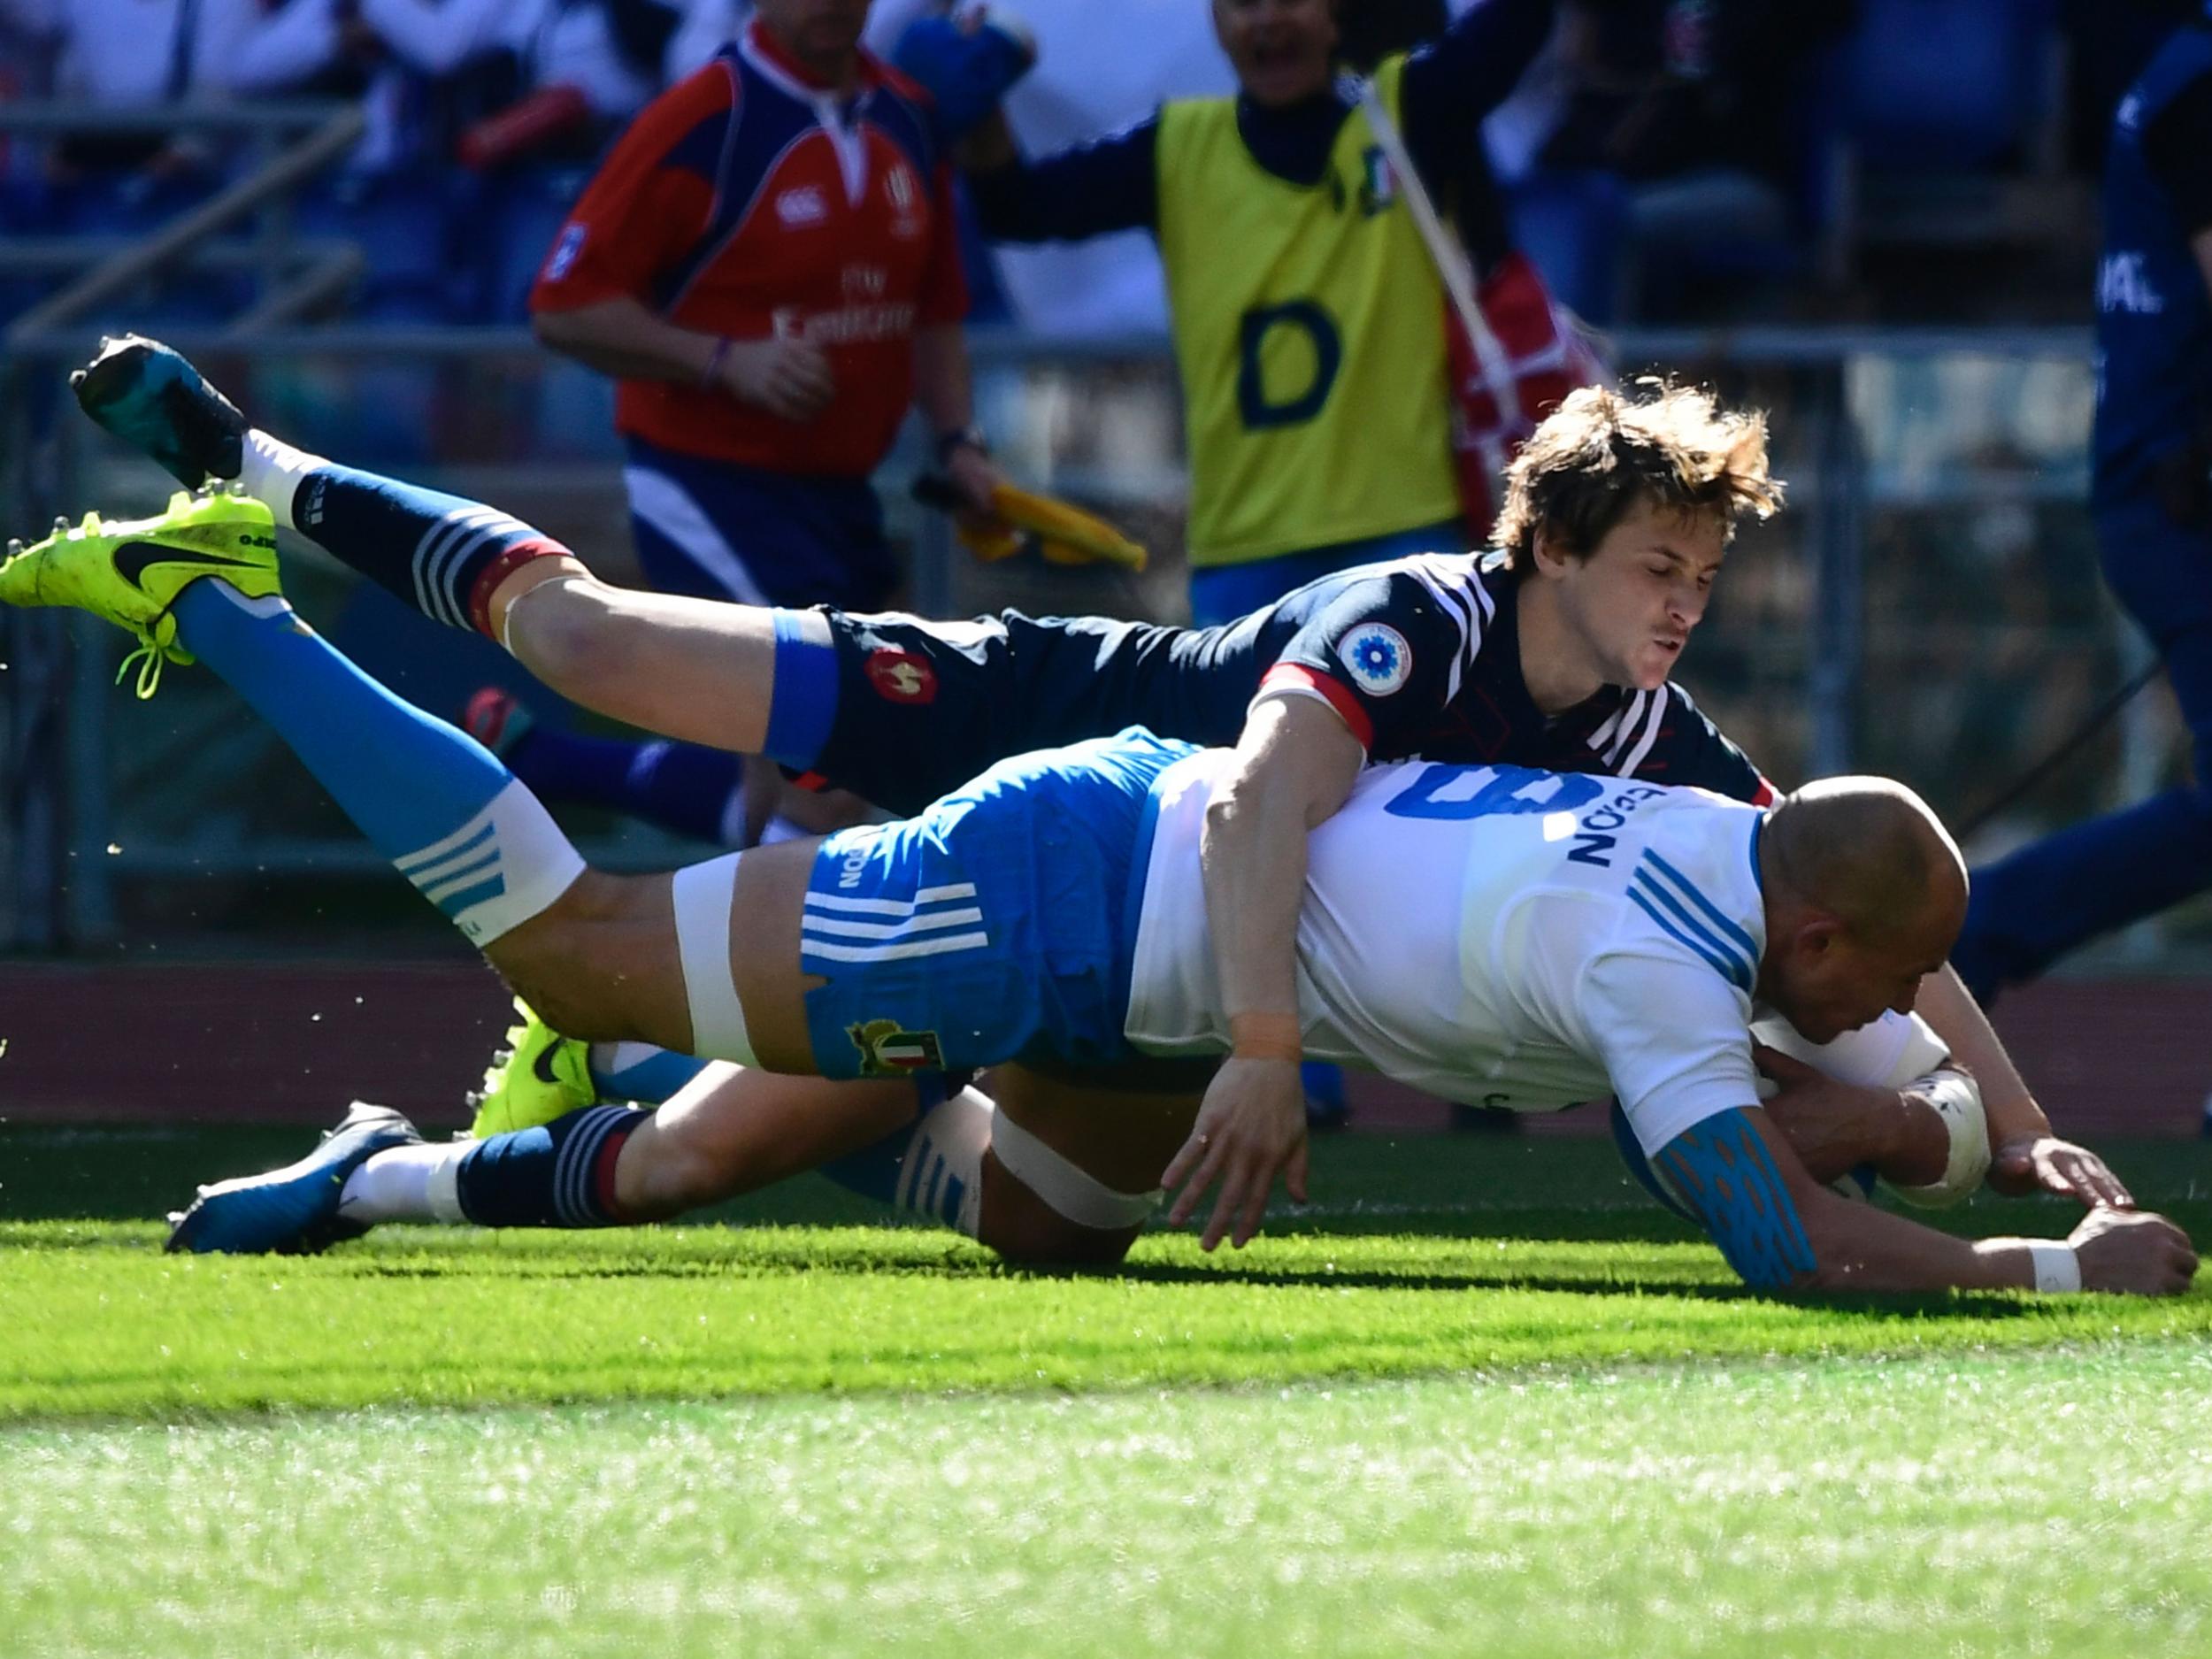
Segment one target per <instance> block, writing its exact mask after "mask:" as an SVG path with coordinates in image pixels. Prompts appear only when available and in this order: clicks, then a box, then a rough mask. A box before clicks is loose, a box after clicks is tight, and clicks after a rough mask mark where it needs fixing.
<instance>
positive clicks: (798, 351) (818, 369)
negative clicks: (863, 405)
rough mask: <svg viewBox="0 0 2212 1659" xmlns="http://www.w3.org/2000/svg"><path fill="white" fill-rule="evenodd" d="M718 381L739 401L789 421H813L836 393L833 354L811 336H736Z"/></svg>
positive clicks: (717, 372) (723, 359)
mask: <svg viewBox="0 0 2212 1659" xmlns="http://www.w3.org/2000/svg"><path fill="white" fill-rule="evenodd" d="M715 379H716V380H717V382H718V383H719V385H720V386H721V388H722V389H723V390H724V391H726V392H727V393H728V394H729V395H730V396H732V397H734V398H735V399H737V401H738V402H739V403H750V404H751V405H752V406H753V407H754V408H755V409H764V410H766V411H768V412H769V413H770V414H772V415H780V416H781V417H782V418H783V419H786V420H798V421H804V420H811V419H814V418H815V416H817V415H818V414H820V413H821V412H822V411H824V410H825V409H827V408H828V407H829V405H830V400H831V399H832V398H833V397H835V396H837V377H836V376H835V375H833V373H830V365H829V357H827V356H826V354H825V353H824V351H823V350H822V348H821V347H819V346H818V345H816V344H815V343H814V342H812V341H810V340H735V341H732V342H730V346H729V349H727V350H726V351H725V352H723V354H722V357H721V361H720V363H719V364H718V365H717V366H716V370H715Z"/></svg>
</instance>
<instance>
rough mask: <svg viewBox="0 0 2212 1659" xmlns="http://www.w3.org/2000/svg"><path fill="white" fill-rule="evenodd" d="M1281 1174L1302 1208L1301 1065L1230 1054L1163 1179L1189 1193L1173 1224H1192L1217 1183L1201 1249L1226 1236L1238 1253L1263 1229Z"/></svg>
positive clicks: (1172, 1214) (1173, 1212) (1174, 1211)
mask: <svg viewBox="0 0 2212 1659" xmlns="http://www.w3.org/2000/svg"><path fill="white" fill-rule="evenodd" d="M1276 1171H1282V1175H1283V1184H1284V1185H1285V1186H1286V1187H1289V1189H1290V1195H1291V1196H1292V1197H1293V1198H1294V1199H1296V1200H1297V1201H1298V1202H1300V1203H1304V1202H1306V1089H1305V1084H1304V1082H1303V1081H1302V1079H1301V1078H1300V1076H1299V1072H1298V1063H1297V1062H1296V1061H1295V1060H1272V1059H1264V1060H1263V1059H1238V1058H1235V1057H1233V1056H1232V1057H1231V1058H1230V1059H1227V1060H1225V1061H1223V1062H1222V1065H1221V1070H1220V1071H1217V1072H1216V1073H1214V1080H1213V1081H1212V1083H1210V1085H1208V1086H1207V1089H1206V1098H1205V1099H1204V1100H1203V1101H1202V1102H1200V1103H1199V1107H1198V1121H1197V1123H1196V1124H1195V1125H1193V1126H1192V1129H1191V1137H1190V1139H1189V1140H1187V1141H1185V1142H1184V1143H1183V1149H1182V1150H1181V1151H1179V1152H1178V1153H1177V1154H1176V1155H1175V1156H1174V1159H1173V1161H1172V1162H1171V1163H1170V1164H1168V1166H1167V1172H1166V1173H1165V1174H1164V1175H1163V1176H1162V1177H1161V1178H1160V1184H1161V1185H1162V1186H1163V1187H1175V1186H1181V1187H1182V1188H1183V1190H1182V1191H1181V1192H1180V1193H1179V1194H1176V1197H1175V1202H1174V1204H1173V1206H1172V1207H1171V1209H1170V1210H1168V1212H1167V1218H1168V1221H1169V1224H1170V1225H1173V1226H1178V1227H1179V1226H1181V1225H1183V1224H1184V1223H1185V1222H1187V1221H1188V1220H1189V1219H1190V1218H1191V1217H1192V1215H1193V1214H1194V1212H1195V1211H1196V1210H1197V1209H1198V1205H1199V1201H1200V1200H1201V1199H1202V1198H1203V1197H1204V1196H1205V1194H1206V1189H1207V1188H1208V1187H1211V1186H1212V1185H1213V1184H1214V1183H1215V1182H1216V1181H1219V1182H1220V1183H1221V1193H1220V1196H1219V1197H1218V1198H1217V1200H1216V1201H1215V1203H1214V1210H1213V1214H1212V1215H1211V1216H1210V1217H1208V1219H1207V1222H1206V1232H1205V1236H1204V1237H1203V1238H1202V1240H1200V1246H1201V1248H1204V1249H1208V1250H1210V1249H1212V1248H1214V1247H1215V1246H1216V1245H1217V1244H1219V1243H1220V1242H1221V1240H1222V1238H1223V1235H1224V1234H1226V1235H1227V1236H1228V1239H1229V1241H1230V1242H1231V1243H1232V1244H1233V1245H1235V1246H1236V1247H1237V1248H1239V1249H1242V1248H1244V1247H1245V1244H1246V1243H1247V1242H1248V1240H1250V1239H1251V1237H1252V1235H1253V1234H1254V1233H1257V1232H1258V1231H1259V1230H1260V1217H1262V1216H1263V1215H1264V1214H1265V1213H1266V1211H1267V1197H1268V1194H1269V1193H1270V1192H1271V1190H1272V1189H1273V1187H1274V1185H1275V1175H1276ZM1232 1229H1233V1231H1232Z"/></svg>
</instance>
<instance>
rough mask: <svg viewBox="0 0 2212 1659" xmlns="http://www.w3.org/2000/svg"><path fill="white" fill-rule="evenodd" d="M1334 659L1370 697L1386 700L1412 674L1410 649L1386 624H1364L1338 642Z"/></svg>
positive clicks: (1403, 637)
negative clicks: (1342, 665) (1335, 658)
mask: <svg viewBox="0 0 2212 1659" xmlns="http://www.w3.org/2000/svg"><path fill="white" fill-rule="evenodd" d="M1336 657H1337V661H1339V662H1340V663H1342V664H1344V666H1345V669H1346V671H1347V672H1349V673H1350V674H1351V676H1352V679H1353V680H1355V681H1356V682H1357V684H1358V686H1359V688H1360V689H1361V690H1362V691H1363V692H1365V693H1366V694H1367V695H1369V696H1371V697H1386V696H1388V695H1390V694H1391V693H1392V692H1394V691H1395V690H1397V689H1398V687H1401V686H1402V685H1404V684H1405V683H1406V677H1407V676H1408V675H1409V674H1411V673H1412V672H1413V648H1412V647H1411V646H1409V645H1408V644H1407V643H1406V636H1405V635H1404V634H1401V633H1399V632H1398V630H1397V629H1395V628H1394V627H1392V626H1390V625H1389V624H1388V623H1386V622H1366V623H1363V624H1361V625H1360V626H1358V627H1356V628H1354V629H1353V630H1352V631H1351V632H1350V633H1349V634H1346V635H1345V636H1344V638H1343V639H1342V640H1341V641H1339V642H1338V645H1337V648H1336Z"/></svg>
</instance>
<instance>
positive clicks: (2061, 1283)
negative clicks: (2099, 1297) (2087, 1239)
mask: <svg viewBox="0 0 2212 1659" xmlns="http://www.w3.org/2000/svg"><path fill="white" fill-rule="evenodd" d="M2028 1258H2029V1260H2030V1261H2032V1263H2034V1264H2035V1287H2036V1289H2038V1290H2039V1291H2041V1292H2042V1293H2043V1294H2046V1295H2054V1294H2065V1293H2066V1292H2068V1291H2075V1290H2079V1289H2080V1288H2081V1257H2080V1256H2077V1255H2075V1254H2074V1247H2073V1246H2072V1245H2070V1244H2060V1243H2057V1242H2056V1241H2055V1240H2042V1239H2036V1240H2030V1241H2029V1244H2028Z"/></svg>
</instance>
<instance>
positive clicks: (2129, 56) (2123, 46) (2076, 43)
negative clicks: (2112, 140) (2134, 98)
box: [2059, 0, 2202, 167]
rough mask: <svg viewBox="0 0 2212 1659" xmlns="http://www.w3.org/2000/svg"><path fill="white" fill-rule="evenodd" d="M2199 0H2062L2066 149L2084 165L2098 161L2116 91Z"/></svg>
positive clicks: (2116, 102)
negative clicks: (2069, 130)
mask: <svg viewBox="0 0 2212 1659" xmlns="http://www.w3.org/2000/svg"><path fill="white" fill-rule="evenodd" d="M2201 4H2202V0H2063V4H2061V6H2060V8H2059V21H2060V24H2061V26H2062V27H2063V28H2064V30H2065V33H2066V51H2067V59H2068V63H2069V65H2070V70H2071V73H2070V93H2071V99H2070V102H2071V105H2072V109H2071V115H2072V127H2073V142H2072V146H2071V148H2072V151H2073V156H2074V158H2075V160H2076V161H2078V162H2079V163H2081V164H2082V165H2085V166H2090V167H2101V166H2102V165H2104V152H2105V141H2106V140H2107V139H2108V137H2109V136H2110V135H2111V132H2112V111H2114V110H2116V108H2118V107H2119V103H2120V95H2121V94H2122V93H2124V92H2125V91H2126V90H2127V88H2128V83H2129V82H2130V81H2133V80H2134V79H2135V77H2136V76H2137V75H2139V74H2140V73H2142V71H2143V65H2145V64H2146V63H2147V62H2148V61H2149V59H2150V56H2151V54H2152V53H2153V52H2154V51H2156V50H2158V49H2159V47H2160V46H2161V45H2162V44H2163V43H2164V42H2165V40H2166V37H2167V36H2168V35H2171V34H2172V33H2173V32H2174V29H2175V27H2177V25H2179V24H2181V23H2183V22H2185V21H2186V20H2187V19H2189V17H2190V16H2191V15H2192V14H2193V13H2194V12H2196V11H2197V10H2198V8H2199V7H2200V5H2201Z"/></svg>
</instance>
